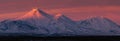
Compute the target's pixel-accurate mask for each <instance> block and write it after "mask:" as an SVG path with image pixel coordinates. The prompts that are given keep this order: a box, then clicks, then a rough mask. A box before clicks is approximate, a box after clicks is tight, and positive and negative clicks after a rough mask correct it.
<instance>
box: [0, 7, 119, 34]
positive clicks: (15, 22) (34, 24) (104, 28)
mask: <svg viewBox="0 0 120 41" xmlns="http://www.w3.org/2000/svg"><path fill="white" fill-rule="evenodd" d="M0 33H2V35H3V34H5V33H9V34H11V33H12V34H16V33H19V35H23V34H25V35H33V36H34V35H40V36H41V35H45V36H51V35H62V36H68V35H106V34H107V35H111V34H120V26H118V25H117V24H115V23H114V22H112V21H111V20H109V19H107V18H101V17H95V18H90V19H86V20H81V21H79V22H77V23H76V22H75V21H73V20H71V19H70V18H68V17H67V16H65V15H62V14H56V15H51V14H48V13H46V12H44V11H42V10H40V9H38V8H35V9H32V10H31V11H30V12H28V13H26V14H25V15H23V16H21V17H17V18H15V19H10V20H5V21H2V22H0ZM9 34H7V35H9Z"/></svg>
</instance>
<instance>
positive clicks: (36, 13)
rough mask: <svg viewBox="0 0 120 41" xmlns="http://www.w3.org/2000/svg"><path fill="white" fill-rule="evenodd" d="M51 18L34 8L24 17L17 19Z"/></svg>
mask: <svg viewBox="0 0 120 41" xmlns="http://www.w3.org/2000/svg"><path fill="white" fill-rule="evenodd" d="M50 17H51V16H50V15H48V14H47V13H45V12H44V11H42V10H40V9H39V8H34V9H32V10H31V11H30V12H28V13H26V14H25V15H23V16H21V17H19V18H18V19H27V18H35V19H36V18H50Z"/></svg>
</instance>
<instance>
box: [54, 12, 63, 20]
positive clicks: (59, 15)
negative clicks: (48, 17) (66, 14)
mask: <svg viewBox="0 0 120 41" xmlns="http://www.w3.org/2000/svg"><path fill="white" fill-rule="evenodd" d="M61 16H63V15H62V14H59V13H58V14H56V15H55V16H54V18H55V19H58V18H59V17H61Z"/></svg>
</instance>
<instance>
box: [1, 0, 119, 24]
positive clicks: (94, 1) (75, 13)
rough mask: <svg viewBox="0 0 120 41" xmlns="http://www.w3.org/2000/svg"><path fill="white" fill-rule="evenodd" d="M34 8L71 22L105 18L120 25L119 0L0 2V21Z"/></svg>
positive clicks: (8, 0)
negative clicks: (60, 14) (90, 18)
mask: <svg viewBox="0 0 120 41" xmlns="http://www.w3.org/2000/svg"><path fill="white" fill-rule="evenodd" d="M35 7H38V8H41V9H42V10H44V11H46V12H51V13H62V14H64V15H66V16H68V17H70V18H71V19H73V20H80V19H83V18H86V17H88V16H107V17H109V18H110V19H112V20H114V21H115V22H117V23H120V17H119V16H120V0H0V19H4V17H5V18H10V17H16V16H21V15H23V14H24V13H26V12H29V11H30V10H31V9H32V8H35ZM8 14H10V15H8Z"/></svg>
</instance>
